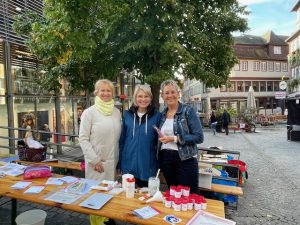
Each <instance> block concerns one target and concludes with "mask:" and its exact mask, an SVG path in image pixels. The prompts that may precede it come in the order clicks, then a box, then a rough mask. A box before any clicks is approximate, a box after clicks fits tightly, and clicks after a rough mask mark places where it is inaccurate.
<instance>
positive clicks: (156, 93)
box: [150, 83, 160, 110]
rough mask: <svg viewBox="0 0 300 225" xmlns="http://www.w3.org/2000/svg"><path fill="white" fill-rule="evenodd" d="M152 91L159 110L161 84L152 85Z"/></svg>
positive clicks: (154, 102) (155, 104)
mask: <svg viewBox="0 0 300 225" xmlns="http://www.w3.org/2000/svg"><path fill="white" fill-rule="evenodd" d="M150 86H151V91H152V95H153V101H152V102H153V104H154V106H155V107H156V108H157V110H159V96H160V84H159V83H150Z"/></svg>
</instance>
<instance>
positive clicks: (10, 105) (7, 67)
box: [3, 41, 15, 154]
mask: <svg viewBox="0 0 300 225" xmlns="http://www.w3.org/2000/svg"><path fill="white" fill-rule="evenodd" d="M3 45H4V46H3V47H4V74H5V80H6V94H5V96H6V106H7V123H8V127H10V128H14V99H13V95H12V76H11V61H10V59H11V55H10V44H9V42H8V41H4V42H3ZM10 128H9V129H8V137H9V138H10V139H9V153H10V154H15V149H14V148H15V140H14V139H15V133H14V130H13V129H10Z"/></svg>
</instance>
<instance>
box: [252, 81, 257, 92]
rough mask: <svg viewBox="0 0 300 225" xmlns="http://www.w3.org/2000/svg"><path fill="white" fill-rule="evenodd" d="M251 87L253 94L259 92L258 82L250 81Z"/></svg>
mask: <svg viewBox="0 0 300 225" xmlns="http://www.w3.org/2000/svg"><path fill="white" fill-rule="evenodd" d="M252 87H253V90H254V91H255V92H258V91H259V82H258V81H252Z"/></svg>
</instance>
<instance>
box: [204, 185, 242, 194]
mask: <svg viewBox="0 0 300 225" xmlns="http://www.w3.org/2000/svg"><path fill="white" fill-rule="evenodd" d="M200 189H201V190H203V191H211V192H218V193H223V194H228V195H238V196H242V195H243V194H244V193H243V189H242V188H241V187H235V186H229V185H222V184H211V189H205V188H200Z"/></svg>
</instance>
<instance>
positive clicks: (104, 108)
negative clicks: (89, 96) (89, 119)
mask: <svg viewBox="0 0 300 225" xmlns="http://www.w3.org/2000/svg"><path fill="white" fill-rule="evenodd" d="M114 105H115V102H114V100H113V99H112V100H110V101H109V102H104V101H103V100H101V98H99V97H98V96H96V98H95V106H96V108H97V109H98V110H99V112H101V113H102V114H103V115H104V116H111V115H112V112H113V109H114Z"/></svg>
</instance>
